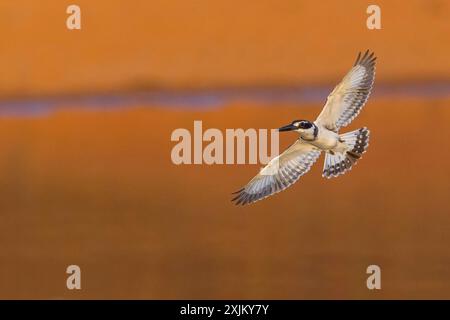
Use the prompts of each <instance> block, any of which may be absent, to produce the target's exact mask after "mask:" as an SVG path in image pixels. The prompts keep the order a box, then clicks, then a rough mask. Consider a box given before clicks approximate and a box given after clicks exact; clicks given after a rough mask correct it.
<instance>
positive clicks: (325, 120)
mask: <svg viewBox="0 0 450 320" xmlns="http://www.w3.org/2000/svg"><path fill="white" fill-rule="evenodd" d="M375 60H376V57H375V56H374V53H373V52H372V53H370V54H369V50H367V51H366V52H365V53H364V55H363V56H362V57H361V52H360V53H359V54H358V57H357V58H356V62H355V64H354V65H353V67H352V69H351V70H350V71H349V72H348V73H347V75H346V76H345V77H344V79H342V81H341V83H339V84H338V85H337V86H336V87H335V88H334V90H333V92H331V94H330V95H329V96H328V98H327V102H326V104H325V107H324V108H323V110H322V112H321V113H320V115H319V117H318V118H317V120H316V123H318V124H321V125H322V126H324V127H325V128H327V129H329V130H332V131H335V132H337V131H338V130H339V129H340V128H341V127H345V126H346V125H348V124H349V123H350V122H351V121H352V120H353V119H354V118H355V117H356V116H357V115H358V114H359V112H360V111H361V109H362V107H363V106H364V104H365V103H366V101H367V99H368V98H369V95H370V91H371V90H372V86H373V81H374V79H375Z"/></svg>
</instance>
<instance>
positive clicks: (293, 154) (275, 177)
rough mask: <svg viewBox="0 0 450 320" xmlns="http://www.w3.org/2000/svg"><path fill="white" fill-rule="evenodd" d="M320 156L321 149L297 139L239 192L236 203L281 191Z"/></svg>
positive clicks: (246, 201)
mask: <svg viewBox="0 0 450 320" xmlns="http://www.w3.org/2000/svg"><path fill="white" fill-rule="evenodd" d="M319 156H320V150H319V149H318V148H316V147H314V146H313V145H311V144H309V143H306V142H304V141H303V140H297V141H296V142H294V143H293V144H292V145H291V146H290V147H289V148H287V149H286V151H284V152H283V153H282V154H281V155H279V156H277V157H275V158H273V159H272V160H271V161H270V162H269V163H268V164H267V165H266V166H265V167H264V168H263V169H261V171H260V172H259V173H258V174H257V175H256V176H255V177H254V178H253V179H252V180H251V181H250V182H249V183H248V184H247V185H246V186H245V187H244V188H243V189H241V190H239V191H237V192H235V194H237V195H236V196H235V197H234V198H233V199H232V201H236V202H235V204H236V205H238V204H242V205H245V204H249V203H252V202H255V201H258V200H261V199H264V198H266V197H268V196H270V195H272V194H275V193H277V192H280V191H282V190H284V189H286V188H287V187H289V186H291V185H292V184H294V183H295V182H296V181H297V180H298V179H299V178H300V177H301V176H302V175H303V174H305V173H306V172H308V171H309V169H310V168H311V166H312V165H313V164H314V162H315V161H316V160H317V158H318V157H319Z"/></svg>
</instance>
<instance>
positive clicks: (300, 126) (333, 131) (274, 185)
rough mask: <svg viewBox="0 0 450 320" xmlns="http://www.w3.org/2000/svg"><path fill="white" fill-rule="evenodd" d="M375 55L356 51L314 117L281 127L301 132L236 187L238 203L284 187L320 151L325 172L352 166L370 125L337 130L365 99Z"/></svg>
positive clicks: (340, 171) (333, 174)
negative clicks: (353, 57) (282, 149)
mask: <svg viewBox="0 0 450 320" xmlns="http://www.w3.org/2000/svg"><path fill="white" fill-rule="evenodd" d="M375 59H376V58H375V57H374V56H373V53H372V54H370V55H369V51H366V53H365V54H364V55H363V56H362V57H361V54H359V55H358V58H357V59H356V62H355V64H354V66H353V67H352V69H351V70H350V72H349V73H348V74H347V75H346V76H345V77H344V79H343V80H342V81H341V83H340V84H338V85H337V86H336V87H335V89H334V90H333V92H332V93H331V94H330V95H329V96H328V99H327V102H326V104H325V106H324V108H323V110H322V112H321V113H320V115H319V116H318V118H317V119H316V120H315V121H314V122H311V121H308V120H295V121H293V122H292V123H291V124H289V125H287V126H284V127H281V128H280V129H279V131H296V132H297V133H298V134H299V138H298V139H297V140H296V141H295V142H294V143H293V144H292V145H291V146H290V147H289V148H287V149H286V150H285V151H284V152H283V153H282V154H281V155H279V156H277V157H275V158H273V159H272V160H271V161H270V162H269V163H268V164H267V165H266V166H265V167H264V168H263V169H262V170H261V171H260V172H259V174H258V175H256V176H255V177H254V178H253V179H252V180H251V181H250V182H249V183H248V184H247V185H246V186H245V187H244V188H243V189H241V190H239V191H237V192H236V193H237V195H236V196H235V198H234V199H233V201H236V204H242V205H244V204H248V203H252V202H255V201H258V200H261V199H264V198H266V197H268V196H270V195H272V194H275V193H277V192H280V191H282V190H284V189H286V188H287V187H289V186H290V185H292V184H293V183H295V182H296V181H297V180H298V179H299V178H300V177H301V176H302V175H303V174H305V173H306V172H308V171H309V169H310V168H311V166H312V165H313V164H314V162H315V161H316V160H317V158H318V157H319V156H320V154H321V152H322V151H323V152H325V163H324V169H323V174H322V175H323V176H324V177H326V178H332V177H337V176H339V175H340V174H344V173H345V172H347V171H348V170H350V169H351V167H352V165H353V164H355V163H356V161H357V160H358V159H360V158H361V155H362V154H363V153H364V152H365V151H366V149H367V147H368V142H369V130H368V129H367V128H365V127H364V128H361V129H358V130H355V131H351V132H347V133H344V134H339V129H340V128H341V127H344V126H347V125H348V124H349V123H350V122H351V121H352V120H353V119H354V118H355V117H356V116H357V115H358V114H359V111H360V110H361V108H362V107H363V106H364V104H365V103H366V101H367V99H368V97H369V95H370V92H371V89H372V86H373V82H374V79H375Z"/></svg>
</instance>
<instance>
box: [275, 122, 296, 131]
mask: <svg viewBox="0 0 450 320" xmlns="http://www.w3.org/2000/svg"><path fill="white" fill-rule="evenodd" d="M296 129H297V127H296V126H294V125H293V124H292V123H291V124H288V125H287V126H284V127H281V128H279V129H278V131H292V130H296Z"/></svg>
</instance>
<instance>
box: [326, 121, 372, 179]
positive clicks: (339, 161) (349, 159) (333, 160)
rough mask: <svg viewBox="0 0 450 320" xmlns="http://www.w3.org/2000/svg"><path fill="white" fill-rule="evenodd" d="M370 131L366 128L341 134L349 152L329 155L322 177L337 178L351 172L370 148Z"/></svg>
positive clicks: (327, 155)
mask: <svg viewBox="0 0 450 320" xmlns="http://www.w3.org/2000/svg"><path fill="white" fill-rule="evenodd" d="M369 134H370V131H369V130H368V129H367V128H366V127H364V128H361V129H358V130H355V131H351V132H347V133H344V134H341V135H340V136H339V138H340V139H341V141H342V142H345V143H346V144H347V146H348V150H347V151H346V152H345V154H343V153H335V154H331V153H327V154H326V155H325V162H324V166H323V173H322V176H323V177H325V178H333V177H337V176H339V175H341V174H344V173H345V172H347V171H349V170H350V169H351V168H352V166H353V165H354V164H355V163H356V161H358V160H359V159H360V158H361V156H362V154H363V153H364V152H366V150H367V147H368V146H369Z"/></svg>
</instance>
